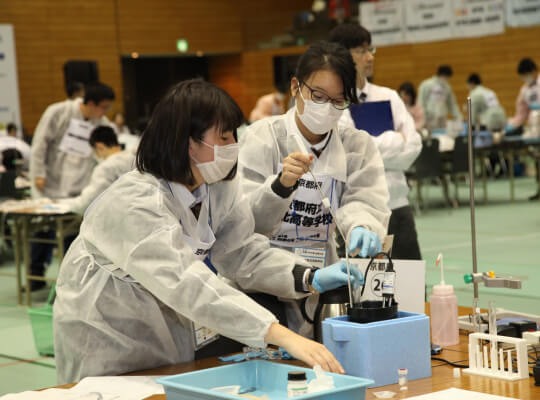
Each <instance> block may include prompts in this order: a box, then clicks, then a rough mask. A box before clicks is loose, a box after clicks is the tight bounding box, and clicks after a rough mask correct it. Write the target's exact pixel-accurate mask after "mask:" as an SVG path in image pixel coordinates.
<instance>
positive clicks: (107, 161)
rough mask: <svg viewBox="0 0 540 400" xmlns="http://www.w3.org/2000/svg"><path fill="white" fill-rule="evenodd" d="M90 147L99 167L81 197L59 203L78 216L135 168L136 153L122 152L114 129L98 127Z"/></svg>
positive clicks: (92, 135)
mask: <svg viewBox="0 0 540 400" xmlns="http://www.w3.org/2000/svg"><path fill="white" fill-rule="evenodd" d="M89 142H90V146H92V149H93V152H94V156H95V158H96V159H97V160H98V165H97V166H96V167H95V168H94V171H92V176H91V178H90V182H89V183H88V185H87V186H86V187H85V188H84V189H83V191H82V192H81V194H80V195H78V196H77V197H72V198H68V199H60V200H59V202H60V203H61V204H63V205H66V206H68V209H69V210H70V211H72V212H74V213H77V214H84V212H85V211H86V209H87V207H88V206H89V205H90V203H92V201H94V199H95V198H97V197H98V196H99V195H100V194H101V193H102V192H104V191H105V189H107V188H108V187H109V186H111V185H112V184H113V182H114V181H115V180H117V179H118V178H119V177H120V176H122V175H124V174H125V173H126V172H129V171H131V170H132V169H133V168H134V167H135V151H134V150H122V148H121V147H120V143H118V139H117V137H116V133H115V132H114V129H113V128H111V127H110V126H98V127H97V128H96V129H94V130H93V131H92V134H91V135H90V140H89Z"/></svg>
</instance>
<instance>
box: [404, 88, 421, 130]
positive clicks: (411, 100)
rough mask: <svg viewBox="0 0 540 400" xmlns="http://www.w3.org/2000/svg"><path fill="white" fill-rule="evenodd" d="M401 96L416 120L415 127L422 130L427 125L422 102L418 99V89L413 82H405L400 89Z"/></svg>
mask: <svg viewBox="0 0 540 400" xmlns="http://www.w3.org/2000/svg"><path fill="white" fill-rule="evenodd" d="M398 93H399V97H401V100H403V103H405V107H407V111H408V112H409V114H411V117H413V120H414V127H415V128H416V131H417V132H421V131H422V129H424V127H425V126H426V119H425V117H424V110H423V109H422V106H421V105H420V103H418V102H417V101H416V90H415V88H414V85H413V84H412V83H411V82H403V83H402V84H401V86H400V87H399V89H398Z"/></svg>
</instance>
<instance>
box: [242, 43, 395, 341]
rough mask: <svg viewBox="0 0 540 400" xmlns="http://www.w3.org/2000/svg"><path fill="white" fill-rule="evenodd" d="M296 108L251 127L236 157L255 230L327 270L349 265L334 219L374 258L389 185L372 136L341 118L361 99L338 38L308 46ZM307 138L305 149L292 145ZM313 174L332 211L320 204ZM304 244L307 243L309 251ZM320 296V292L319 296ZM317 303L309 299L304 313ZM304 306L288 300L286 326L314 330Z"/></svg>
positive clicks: (294, 84) (294, 87) (296, 84)
mask: <svg viewBox="0 0 540 400" xmlns="http://www.w3.org/2000/svg"><path fill="white" fill-rule="evenodd" d="M290 90H291V95H292V96H293V97H294V99H295V107H293V108H291V109H290V110H289V111H287V113H286V114H284V115H279V116H275V117H269V118H264V119H262V120H260V121H257V122H256V123H254V124H252V125H250V126H249V127H248V132H246V134H245V135H244V136H243V140H242V142H241V148H240V155H239V172H240V176H241V177H242V180H241V182H242V191H243V192H244V193H245V194H246V198H247V199H248V200H249V204H250V205H251V210H252V211H253V214H254V216H255V232H257V233H261V234H264V235H266V236H268V237H270V238H271V243H272V245H273V246H274V247H277V248H283V249H286V250H288V251H290V252H293V253H297V254H302V253H303V254H304V255H305V257H306V258H310V259H313V257H314V255H316V256H315V258H316V259H319V260H320V263H321V266H326V268H324V270H331V269H334V270H337V269H339V268H345V269H346V264H345V263H343V262H340V261H339V258H338V255H337V252H336V243H335V240H334V231H335V230H336V221H334V220H333V215H335V217H336V218H337V220H338V223H339V226H340V227H341V229H342V230H343V234H344V235H346V239H348V240H347V243H348V245H349V248H348V249H346V251H347V252H349V253H354V252H357V251H358V253H359V254H360V256H362V257H369V256H373V255H375V254H377V253H378V252H379V251H381V248H382V241H383V240H384V237H385V235H386V231H387V226H388V217H389V214H390V210H389V209H388V205H387V203H388V189H387V186H386V181H385V178H384V168H383V163H382V160H381V157H380V155H379V152H378V151H377V149H376V147H375V144H374V142H373V140H371V138H370V136H369V135H368V134H367V132H365V131H358V130H356V129H355V128H354V127H348V126H341V125H339V124H338V121H339V118H340V116H341V115H342V114H343V113H344V110H346V109H347V108H348V107H349V106H350V104H351V103H358V97H357V96H356V75H355V69H354V62H353V60H352V58H351V55H350V54H349V52H348V51H347V50H346V49H345V48H343V47H342V46H340V45H339V44H337V43H330V42H326V41H321V42H317V43H315V44H313V45H311V46H310V47H309V48H308V50H307V51H306V52H305V53H304V54H302V56H301V57H300V60H299V62H298V65H297V68H296V73H295V76H294V77H293V79H292V80H291V87H290ZM296 141H300V142H301V143H303V145H304V147H305V148H306V151H307V152H308V154H302V152H300V151H298V147H297V146H295V145H294V143H295V142H296ZM310 166H311V170H312V172H313V174H314V176H315V179H316V180H317V182H319V186H320V187H321V191H322V192H323V193H324V196H325V197H327V198H328V199H329V205H330V207H331V208H332V210H333V211H332V212H333V215H332V214H331V213H330V212H329V211H328V210H327V209H326V207H325V206H324V205H323V204H322V201H321V197H320V194H319V192H318V189H317V185H316V182H315V180H314V178H313V177H312V175H311V174H308V173H307V172H308V168H309V167H310ZM304 249H308V250H307V251H304ZM315 299H316V298H315ZM315 306H316V304H313V303H311V302H307V313H308V315H310V314H311V311H312V310H313V309H314V308H315ZM300 307H304V305H303V304H299V303H298V302H288V303H287V304H286V313H287V320H288V324H289V327H290V328H291V329H293V330H295V331H296V332H300V333H301V334H303V335H306V336H309V335H311V331H312V326H310V325H308V324H307V323H306V322H305V319H304V318H303V315H302V312H301V308H300Z"/></svg>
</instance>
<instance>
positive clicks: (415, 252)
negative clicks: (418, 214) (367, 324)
mask: <svg viewBox="0 0 540 400" xmlns="http://www.w3.org/2000/svg"><path fill="white" fill-rule="evenodd" d="M330 40H331V41H333V42H336V43H340V44H341V45H343V46H344V47H346V48H347V49H348V50H349V51H350V53H351V55H352V58H353V60H354V63H355V65H356V87H357V95H358V97H359V98H360V99H361V100H362V101H363V102H365V103H367V102H375V101H377V102H380V101H388V102H390V109H391V112H392V119H393V125H394V129H391V130H387V131H385V132H382V133H381V134H380V135H379V136H376V137H373V141H374V142H375V144H376V146H377V148H378V149H379V152H380V153H381V157H382V159H383V162H384V169H385V174H386V183H387V184H388V191H389V193H390V200H389V202H388V206H389V207H390V209H391V210H392V215H391V216H390V222H389V224H388V234H390V235H394V243H393V248H392V256H393V257H394V258H397V259H410V260H418V259H420V258H421V255H420V246H419V245H418V238H417V233H416V227H415V224H414V216H413V212H412V209H411V206H410V205H409V200H408V197H407V196H408V194H409V187H408V185H407V180H406V178H405V171H406V170H407V169H408V168H409V167H410V166H411V165H412V163H413V162H414V160H416V158H417V157H418V154H420V150H421V149H422V139H421V137H420V135H419V134H418V132H417V131H416V128H415V126H414V120H413V119H412V117H411V115H410V114H409V112H408V111H407V108H406V107H405V104H404V103H403V100H401V98H400V97H399V95H398V94H397V92H396V91H395V90H393V89H390V88H386V87H383V86H378V85H374V84H372V83H370V82H368V78H370V77H371V76H372V74H373V65H374V62H375V57H374V54H375V48H374V47H373V46H372V45H371V34H370V32H369V31H368V30H367V29H365V28H364V27H362V26H360V25H357V24H341V25H338V26H337V27H335V28H334V29H333V30H332V31H331V32H330ZM360 107H362V105H360ZM340 123H342V124H344V125H347V126H351V127H354V126H355V122H354V121H353V119H352V117H351V114H350V112H348V111H346V112H344V113H343V116H342V117H341V119H340Z"/></svg>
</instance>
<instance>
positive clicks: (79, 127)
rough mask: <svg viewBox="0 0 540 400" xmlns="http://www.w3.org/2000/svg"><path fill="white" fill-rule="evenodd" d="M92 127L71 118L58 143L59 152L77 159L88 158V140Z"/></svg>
mask: <svg viewBox="0 0 540 400" xmlns="http://www.w3.org/2000/svg"><path fill="white" fill-rule="evenodd" d="M93 129H94V126H93V125H92V124H91V123H89V122H86V121H82V120H80V119H75V118H72V119H71V121H70V122H69V126H68V129H67V130H66V133H64V137H63V138H62V142H60V151H63V152H64V153H68V154H72V155H75V156H79V157H83V158H86V157H90V155H92V147H91V146H90V143H89V142H88V140H89V139H90V134H91V133H92V130H93Z"/></svg>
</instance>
